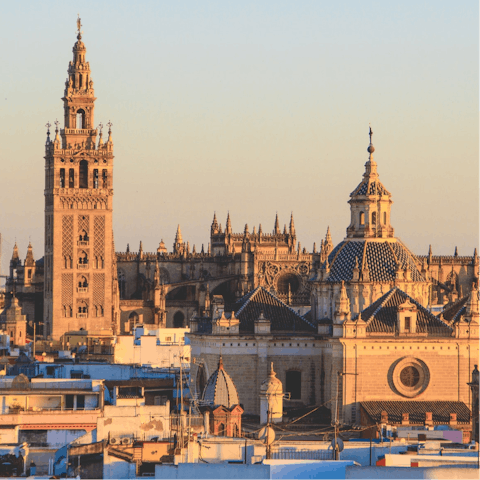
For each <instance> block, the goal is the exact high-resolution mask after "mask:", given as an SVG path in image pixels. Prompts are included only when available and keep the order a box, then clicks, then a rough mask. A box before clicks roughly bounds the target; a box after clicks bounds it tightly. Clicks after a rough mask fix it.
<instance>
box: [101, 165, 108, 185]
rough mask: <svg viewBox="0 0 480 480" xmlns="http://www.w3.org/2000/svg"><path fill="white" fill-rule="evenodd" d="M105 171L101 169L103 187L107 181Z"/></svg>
mask: <svg viewBox="0 0 480 480" xmlns="http://www.w3.org/2000/svg"><path fill="white" fill-rule="evenodd" d="M107 179H108V177H107V171H106V170H105V169H104V170H102V180H103V188H108V181H107Z"/></svg>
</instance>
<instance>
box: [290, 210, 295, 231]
mask: <svg viewBox="0 0 480 480" xmlns="http://www.w3.org/2000/svg"><path fill="white" fill-rule="evenodd" d="M290 235H292V236H295V224H294V222H293V212H292V213H291V215H290Z"/></svg>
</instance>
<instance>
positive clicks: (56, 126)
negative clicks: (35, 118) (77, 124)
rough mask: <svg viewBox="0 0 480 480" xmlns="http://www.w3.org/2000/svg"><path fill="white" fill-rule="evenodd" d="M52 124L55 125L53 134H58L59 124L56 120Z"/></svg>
mask: <svg viewBox="0 0 480 480" xmlns="http://www.w3.org/2000/svg"><path fill="white" fill-rule="evenodd" d="M53 123H54V124H55V132H58V126H59V125H60V122H59V121H58V119H55V121H54V122H53Z"/></svg>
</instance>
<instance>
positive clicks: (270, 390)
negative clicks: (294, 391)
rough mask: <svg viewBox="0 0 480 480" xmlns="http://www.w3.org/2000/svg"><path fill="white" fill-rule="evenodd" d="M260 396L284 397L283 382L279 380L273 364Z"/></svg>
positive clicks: (261, 386) (261, 388)
mask: <svg viewBox="0 0 480 480" xmlns="http://www.w3.org/2000/svg"><path fill="white" fill-rule="evenodd" d="M260 394H264V395H283V385H282V382H281V381H280V380H279V379H278V378H277V374H276V373H275V371H274V370H273V362H272V363H271V364H270V371H269V372H268V377H267V378H266V379H265V380H264V381H263V382H262V384H261V385H260Z"/></svg>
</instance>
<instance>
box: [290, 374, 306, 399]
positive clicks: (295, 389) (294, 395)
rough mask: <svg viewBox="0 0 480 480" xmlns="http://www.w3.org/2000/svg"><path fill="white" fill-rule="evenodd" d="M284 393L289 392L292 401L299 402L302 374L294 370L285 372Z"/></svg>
mask: <svg viewBox="0 0 480 480" xmlns="http://www.w3.org/2000/svg"><path fill="white" fill-rule="evenodd" d="M286 391H287V392H290V398H291V399H292V400H300V399H301V398H302V372H297V371H295V370H290V371H288V372H287V378H286Z"/></svg>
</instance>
